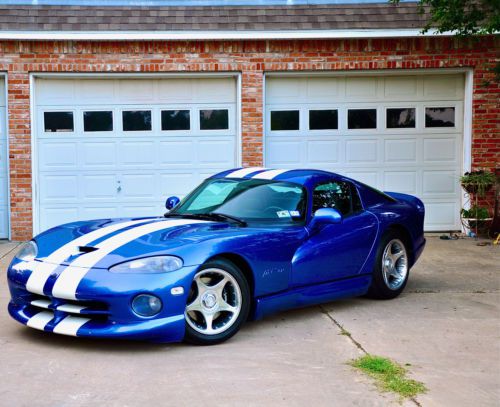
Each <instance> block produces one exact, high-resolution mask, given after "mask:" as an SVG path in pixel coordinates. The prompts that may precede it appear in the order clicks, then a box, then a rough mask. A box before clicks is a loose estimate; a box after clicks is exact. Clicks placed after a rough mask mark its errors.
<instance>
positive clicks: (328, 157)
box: [307, 140, 340, 165]
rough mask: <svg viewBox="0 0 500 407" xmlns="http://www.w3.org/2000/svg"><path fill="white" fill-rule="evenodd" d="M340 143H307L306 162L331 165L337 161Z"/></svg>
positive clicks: (325, 141)
mask: <svg viewBox="0 0 500 407" xmlns="http://www.w3.org/2000/svg"><path fill="white" fill-rule="evenodd" d="M339 144H340V143H339V142H338V141H336V140H330V141H327V140H322V141H310V142H309V143H307V161H308V162H310V163H313V164H318V165H331V164H335V163H337V162H338V161H339V148H340V145H339Z"/></svg>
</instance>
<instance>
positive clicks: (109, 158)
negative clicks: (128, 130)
mask: <svg viewBox="0 0 500 407" xmlns="http://www.w3.org/2000/svg"><path fill="white" fill-rule="evenodd" d="M80 151H81V156H82V159H81V165H82V166H83V168H85V169H88V170H91V169H92V170H97V169H109V168H115V167H116V165H117V146H116V142H114V141H111V142H104V141H100V142H89V141H84V142H82V143H81V144H80Z"/></svg>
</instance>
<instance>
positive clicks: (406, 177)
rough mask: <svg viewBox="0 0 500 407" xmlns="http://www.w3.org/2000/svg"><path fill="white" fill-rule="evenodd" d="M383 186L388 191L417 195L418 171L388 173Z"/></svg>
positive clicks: (385, 174) (385, 173)
mask: <svg viewBox="0 0 500 407" xmlns="http://www.w3.org/2000/svg"><path fill="white" fill-rule="evenodd" d="M383 185H384V187H383V188H384V189H385V190H386V191H398V192H402V193H405V194H412V195H414V194H417V193H418V190H417V171H386V172H384V184H383Z"/></svg>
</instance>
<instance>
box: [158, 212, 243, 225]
mask: <svg viewBox="0 0 500 407" xmlns="http://www.w3.org/2000/svg"><path fill="white" fill-rule="evenodd" d="M164 216H165V217H166V218H188V219H189V218H191V219H205V220H219V221H226V222H227V221H232V222H235V223H237V224H239V225H241V226H247V223H246V222H245V221H244V220H243V219H240V218H237V217H236V216H232V215H226V214H225V213H219V212H210V213H166V214H165V215H164Z"/></svg>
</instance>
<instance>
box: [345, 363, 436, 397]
mask: <svg viewBox="0 0 500 407" xmlns="http://www.w3.org/2000/svg"><path fill="white" fill-rule="evenodd" d="M350 364H351V366H354V367H355V368H357V369H360V370H361V371H363V372H365V373H366V374H367V375H369V376H371V377H373V378H374V379H375V380H376V382H377V385H378V386H379V388H380V389H382V390H383V391H390V392H393V393H396V394H398V395H399V396H401V397H403V398H411V397H415V396H416V395H417V394H421V393H425V392H426V391H427V388H426V387H425V385H424V384H423V383H421V382H418V381H416V380H413V379H408V378H407V377H406V373H407V371H406V369H405V368H404V367H403V366H400V365H398V364H397V363H395V362H393V361H392V360H390V359H387V358H384V357H381V356H374V355H365V356H362V357H360V358H358V359H355V360H353V361H351V363H350Z"/></svg>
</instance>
